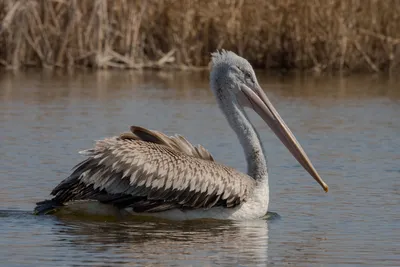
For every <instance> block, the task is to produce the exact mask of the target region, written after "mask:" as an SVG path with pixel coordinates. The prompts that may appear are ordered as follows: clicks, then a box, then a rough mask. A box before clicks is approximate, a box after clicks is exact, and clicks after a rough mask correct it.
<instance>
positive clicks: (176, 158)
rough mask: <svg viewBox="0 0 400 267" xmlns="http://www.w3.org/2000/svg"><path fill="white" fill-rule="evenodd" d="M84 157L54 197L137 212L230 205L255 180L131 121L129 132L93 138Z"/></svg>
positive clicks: (181, 140)
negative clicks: (100, 202)
mask: <svg viewBox="0 0 400 267" xmlns="http://www.w3.org/2000/svg"><path fill="white" fill-rule="evenodd" d="M82 154H84V155H86V156H88V158H87V159H86V160H84V161H82V162H81V163H79V164H78V165H76V167H75V169H74V170H73V172H72V174H71V175H70V176H69V177H68V178H67V179H65V180H64V181H62V182H61V183H60V184H59V185H58V186H57V187H55V188H54V190H53V191H52V195H54V196H55V198H54V199H55V200H56V201H58V202H61V203H62V202H66V201H71V200H82V199H97V200H99V201H102V202H105V203H111V204H114V205H116V206H118V207H121V208H122V207H127V206H129V207H132V208H133V209H134V210H136V211H148V212H158V211H163V210H167V209H171V208H203V209H208V208H211V207H213V206H217V205H223V206H226V207H234V206H236V205H239V204H240V203H241V202H243V201H245V200H246V197H247V196H248V194H249V193H250V192H251V190H252V189H253V188H254V186H255V181H254V180H253V179H252V178H251V177H249V176H247V175H246V174H243V173H240V172H238V171H236V170H235V169H232V168H229V167H226V166H224V165H221V164H218V163H217V162H215V161H214V159H213V157H212V156H211V154H210V153H209V152H208V151H207V150H206V149H205V148H203V147H202V146H196V147H195V146H193V145H191V144H190V143H189V142H188V141H187V140H186V139H185V138H184V137H182V136H178V135H177V136H173V137H168V136H166V135H165V134H163V133H160V132H156V131H151V130H148V129H145V128H141V127H136V126H132V127H131V133H124V134H122V135H120V136H118V137H112V138H106V139H103V140H100V141H97V142H96V145H95V147H94V148H92V149H88V150H85V151H83V152H82Z"/></svg>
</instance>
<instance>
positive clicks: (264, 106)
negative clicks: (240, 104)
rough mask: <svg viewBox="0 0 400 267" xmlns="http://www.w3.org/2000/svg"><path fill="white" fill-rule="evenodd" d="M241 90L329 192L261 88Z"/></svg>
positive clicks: (244, 88) (243, 86)
mask: <svg viewBox="0 0 400 267" xmlns="http://www.w3.org/2000/svg"><path fill="white" fill-rule="evenodd" d="M240 88H241V91H242V92H243V93H244V95H245V96H246V97H247V99H248V100H249V102H250V103H251V106H252V108H253V109H254V111H255V112H257V114H258V115H259V116H260V117H261V118H262V119H263V120H264V121H265V122H266V123H267V124H268V126H269V127H270V128H271V129H272V131H273V132H274V133H275V134H276V136H278V138H279V139H280V140H281V142H282V143H283V144H284V145H285V146H286V148H287V149H288V150H289V151H290V153H292V155H293V156H294V157H295V158H296V159H297V161H298V162H299V163H300V164H301V165H302V166H303V168H304V169H306V170H307V171H308V173H309V174H310V175H311V176H312V177H313V178H314V179H315V181H317V182H318V183H319V184H320V185H321V186H322V188H323V189H324V190H325V192H328V185H327V184H326V183H325V182H324V181H323V180H322V179H321V177H320V176H319V174H318V172H317V171H316V170H315V168H314V166H313V165H312V163H311V161H310V159H309V158H308V157H307V155H306V152H304V150H303V148H302V147H301V146H300V144H299V142H298V141H297V140H296V137H295V136H294V135H293V133H292V132H291V131H290V129H289V127H288V126H287V125H286V123H285V122H284V121H283V120H282V118H281V116H280V115H279V113H278V112H277V111H276V109H275V108H274V106H273V105H272V104H271V102H270V101H269V99H268V97H267V96H266V95H265V93H264V91H263V90H262V89H261V87H260V86H259V85H257V86H256V87H255V88H254V90H252V89H250V88H249V87H247V86H246V85H244V84H242V85H241V86H240Z"/></svg>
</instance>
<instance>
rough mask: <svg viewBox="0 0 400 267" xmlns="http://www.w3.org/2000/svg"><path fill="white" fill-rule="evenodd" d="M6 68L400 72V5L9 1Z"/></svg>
mask: <svg viewBox="0 0 400 267" xmlns="http://www.w3.org/2000/svg"><path fill="white" fill-rule="evenodd" d="M0 23H1V24H0V65H3V66H5V67H6V68H14V69H17V68H20V67H22V66H41V67H46V68H53V67H76V66H83V67H93V68H108V67H115V68H147V67H150V68H163V67H177V68H186V67H204V66H207V64H208V62H209V52H211V51H213V50H215V49H217V48H225V49H231V50H234V51H236V52H238V53H239V54H241V55H244V56H245V57H247V58H248V59H249V60H250V61H251V62H252V63H253V64H255V65H256V66H257V67H259V68H284V69H303V70H304V69H313V70H315V71H336V70H344V71H376V72H377V71H393V70H395V69H400V1H399V0H384V1H383V0H308V1H302V0H269V1H268V0H247V1H244V0H236V1H235V0H231V1H229V0H225V1H222V0H221V1H216V0H215V1H213V0H175V1H174V0H0Z"/></svg>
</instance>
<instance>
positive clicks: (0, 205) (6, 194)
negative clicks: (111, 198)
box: [0, 71, 400, 266]
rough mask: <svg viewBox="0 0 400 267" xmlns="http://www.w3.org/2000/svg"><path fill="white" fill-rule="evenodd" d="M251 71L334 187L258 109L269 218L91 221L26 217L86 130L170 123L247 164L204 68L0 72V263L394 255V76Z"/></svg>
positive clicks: (397, 120)
mask: <svg viewBox="0 0 400 267" xmlns="http://www.w3.org/2000/svg"><path fill="white" fill-rule="evenodd" d="M259 80H260V83H261V85H262V86H263V87H264V89H265V91H266V92H267V94H268V96H269V97H270V99H271V101H272V102H273V103H274V104H275V107H276V108H277V109H278V111H279V112H280V114H281V116H282V117H283V118H284V120H285V121H286V122H287V124H288V125H289V126H290V128H291V129H292V130H293V132H294V133H295V135H296V136H297V137H298V139H299V141H300V143H301V144H302V145H303V147H304V148H305V150H306V151H307V153H308V155H309V157H310V158H311V160H312V161H313V163H314V165H315V167H316V168H317V170H318V171H319V173H320V174H321V176H322V177H323V178H324V180H325V181H326V182H327V183H328V185H329V186H330V192H329V193H328V194H326V193H324V192H323V190H322V189H321V188H320V187H319V185H318V184H317V183H315V181H314V180H313V179H312V178H311V177H310V176H309V175H308V174H307V173H306V172H305V171H304V170H303V169H302V168H301V167H300V166H299V164H298V163H297V162H296V161H295V160H294V159H293V157H292V156H291V155H290V153H289V152H288V151H287V150H286V148H285V147H284V146H283V145H281V144H280V142H279V140H278V139H277V138H276V137H275V136H274V135H273V134H272V133H271V132H270V131H269V129H268V127H267V126H266V125H265V124H264V123H263V121H262V120H261V119H259V118H258V117H257V116H255V115H251V116H250V118H251V119H252V120H253V122H254V124H255V126H256V127H257V128H258V129H259V133H260V135H261V137H262V139H263V142H264V145H265V148H266V151H267V153H268V156H269V166H270V188H271V196H270V199H271V201H270V210H271V211H272V212H276V213H277V214H279V215H277V214H275V215H274V214H272V215H271V217H272V218H270V219H269V220H256V221H249V222H174V223H171V222H166V221H156V220H154V221H109V222H104V221H93V220H80V219H76V218H74V219H72V218H57V217H54V216H41V217H38V216H33V215H32V214H31V211H32V209H33V207H34V203H35V202H36V201H40V200H42V199H44V198H47V197H48V194H49V192H50V190H51V189H52V188H53V187H54V186H55V185H57V184H58V183H59V182H60V181H61V180H62V179H63V178H65V177H66V176H67V175H68V173H69V171H70V169H71V167H72V166H74V165H75V164H76V163H77V162H78V161H79V160H81V159H82V157H81V156H79V155H78V154H77V151H79V150H82V149H85V148H88V147H90V146H91V145H92V144H93V140H97V139H100V138H103V137H105V136H111V135H115V134H119V133H121V132H124V131H127V130H128V129H129V126H130V125H141V126H144V127H149V128H151V129H157V130H160V131H163V132H165V133H167V134H173V133H176V132H178V133H180V134H182V135H184V136H186V137H187V138H188V139H189V140H190V141H192V142H193V143H201V144H203V145H204V146H205V147H206V148H208V149H209V150H210V151H211V152H212V154H213V155H214V157H215V158H216V159H217V160H219V161H221V162H223V163H225V164H228V165H230V166H233V167H235V168H238V169H240V170H242V171H245V164H244V157H243V154H242V151H241V148H240V146H239V144H238V142H237V140H236V137H235V135H234V134H233V132H232V131H231V130H230V129H229V128H228V124H227V122H226V121H225V119H224V117H223V116H222V115H221V113H220V112H219V110H218V108H217V107H216V103H215V100H214V98H213V95H212V94H211V92H210V90H209V89H208V82H207V74H206V73H185V72H181V73H166V72H160V73H151V72H144V73H135V72H117V71H114V72H95V73H91V72H87V73H85V72H75V73H70V74H64V73H46V72H35V71H29V72H24V73H5V74H4V73H3V74H1V76H0V126H1V128H0V129H1V131H0V138H1V139H0V140H1V141H0V181H1V186H0V200H1V202H0V265H1V266H82V265H90V266H92V265H96V266H140V265H145V266H149V265H151V266H235V265H241V266H266V265H268V266H280V265H292V266H399V265H400V116H399V114H400V82H399V81H398V80H396V79H395V78H382V77H365V76H361V77H354V76H352V77H344V78H337V77H301V76H295V77H280V76H274V77H272V76H267V75H262V73H260V74H259Z"/></svg>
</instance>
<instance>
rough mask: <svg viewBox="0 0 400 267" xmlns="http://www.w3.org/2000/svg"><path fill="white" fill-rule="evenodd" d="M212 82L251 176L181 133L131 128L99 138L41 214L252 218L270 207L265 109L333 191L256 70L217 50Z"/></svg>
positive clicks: (283, 139) (288, 144)
mask: <svg viewBox="0 0 400 267" xmlns="http://www.w3.org/2000/svg"><path fill="white" fill-rule="evenodd" d="M210 87H211V90H212V92H213V94H214V96H215V98H216V101H217V103H218V106H219V108H220V110H221V111H222V113H223V114H224V115H225V117H226V119H227V121H228V123H229V125H230V127H231V128H232V130H233V131H234V132H235V133H236V135H237V138H238V140H239V142H240V144H241V146H242V148H243V151H244V155H245V159H246V163H247V173H242V172H240V171H238V170H236V169H234V168H231V167H229V166H226V165H224V164H221V163H219V162H217V161H215V159H214V157H213V156H212V155H211V153H210V152H209V151H207V150H206V149H205V148H204V147H203V146H201V145H192V144H191V143H190V142H189V141H188V140H187V139H186V138H184V137H183V136H181V135H173V136H168V135H166V134H163V133H161V132H159V131H155V130H150V129H147V128H144V127H140V126H131V127H130V131H129V132H124V133H121V134H120V135H118V136H113V137H107V138H104V139H102V140H99V141H96V143H95V145H94V147H92V148H90V149H87V150H83V151H81V152H80V154H83V155H85V156H86V159H85V160H83V161H81V162H80V163H79V164H77V165H76V166H75V167H74V168H73V170H72V173H71V174H70V175H69V176H68V177H67V178H66V179H64V180H63V181H61V182H60V183H59V184H58V185H57V186H56V187H55V188H54V189H53V190H52V191H51V195H52V196H53V198H52V199H48V200H44V201H41V202H38V203H36V207H35V209H34V213H35V214H38V215H43V214H53V213H56V212H60V211H62V210H63V209H65V210H72V211H76V210H82V211H83V212H84V213H89V214H91V213H93V214H103V213H105V214H113V215H118V216H150V217H156V218H164V219H169V220H193V219H221V220H252V219H257V218H261V217H263V216H265V214H266V212H267V211H268V205H269V182H268V178H269V177H268V168H267V160H266V156H265V152H264V147H263V145H262V143H261V141H260V138H259V134H258V132H257V131H256V129H255V128H254V126H253V124H252V123H251V122H250V120H249V118H248V113H247V112H248V111H249V110H250V111H251V110H253V111H254V112H255V113H257V114H258V115H259V116H260V117H261V118H262V119H263V120H264V121H265V123H266V124H267V125H268V126H269V128H270V129H271V130H272V131H273V133H274V134H275V135H276V136H277V137H278V138H279V139H280V141H281V142H282V143H283V144H284V145H285V146H286V148H287V149H288V150H289V151H290V152H291V154H292V155H293V156H294V158H295V159H296V160H297V161H298V162H299V163H300V164H301V165H302V166H303V168H304V169H305V170H306V171H307V172H308V173H309V174H310V175H311V176H312V177H313V178H314V179H315V181H316V182H318V183H319V184H320V186H321V187H322V188H323V189H324V190H325V192H328V186H327V184H326V183H325V182H324V181H323V180H322V178H321V177H320V175H319V174H318V172H317V171H316V169H315V168H314V166H313V164H312V163H311V161H310V159H309V158H308V156H307V155H306V153H305V152H304V150H303V148H302V147H301V146H300V144H299V142H298V141H297V140H296V138H295V136H294V134H293V133H292V132H291V130H290V129H289V128H288V126H287V125H286V123H285V122H284V121H283V119H282V118H281V116H280V115H279V113H278V112H277V110H276V109H275V108H274V106H273V105H272V103H271V102H270V100H269V99H268V97H267V96H266V94H265V93H264V91H263V89H262V88H261V86H260V85H259V83H258V80H257V77H256V74H255V72H254V69H253V67H252V66H251V64H250V63H249V61H248V60H246V59H245V58H243V57H241V56H239V55H237V54H236V53H234V52H232V51H227V50H217V51H215V52H213V53H211V70H210Z"/></svg>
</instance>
